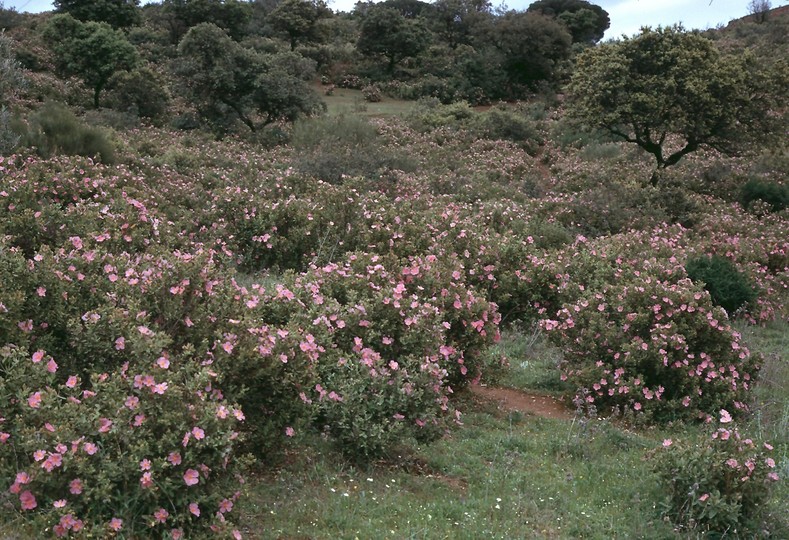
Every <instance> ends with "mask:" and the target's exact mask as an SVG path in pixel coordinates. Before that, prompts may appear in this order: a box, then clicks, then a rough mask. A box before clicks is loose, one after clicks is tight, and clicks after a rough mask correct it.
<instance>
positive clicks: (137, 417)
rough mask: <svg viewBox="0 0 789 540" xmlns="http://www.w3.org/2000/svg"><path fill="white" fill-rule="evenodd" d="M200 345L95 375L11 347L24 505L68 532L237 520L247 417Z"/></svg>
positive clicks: (14, 443)
mask: <svg viewBox="0 0 789 540" xmlns="http://www.w3.org/2000/svg"><path fill="white" fill-rule="evenodd" d="M192 354H193V351H188V350H186V351H184V352H183V353H181V354H177V355H175V354H174V355H171V356H169V357H168V358H167V361H162V360H161V358H160V360H159V361H156V360H155V358H153V357H149V358H148V359H147V361H145V362H143V358H132V359H131V362H130V363H128V364H125V365H124V366H122V367H121V368H120V369H114V370H111V371H107V372H103V373H101V372H96V373H95V374H94V375H93V376H92V377H91V378H90V380H86V379H84V378H83V377H80V376H77V375H74V374H70V373H61V370H60V368H59V367H58V365H57V359H55V358H52V357H51V356H50V355H48V354H47V353H46V351H42V350H36V351H33V352H32V353H31V351H29V350H27V349H25V348H21V347H16V346H14V345H10V344H9V345H5V346H4V347H3V348H2V349H0V411H1V412H2V422H0V439H2V441H0V464H1V465H0V473H2V480H0V485H2V486H4V488H3V490H4V491H7V492H8V493H10V502H11V503H12V504H13V506H14V507H15V508H16V509H17V510H18V511H20V512H21V515H22V516H24V517H26V518H28V519H29V520H31V521H32V522H33V523H34V524H35V526H36V527H37V528H40V530H42V531H43V530H52V531H54V533H55V536H57V537H65V536H69V535H71V534H72V533H79V532H80V531H81V530H84V531H85V532H89V533H90V534H93V535H94V536H100V537H108V536H110V535H113V534H116V533H117V534H121V535H128V536H145V537H149V538H159V537H167V536H168V535H173V536H177V535H178V531H181V533H182V534H196V533H198V532H199V531H208V530H209V529H212V528H213V529H218V528H221V529H225V528H227V527H230V526H231V523H230V521H229V518H230V517H231V515H227V516H226V515H225V514H226V512H225V511H223V510H222V506H221V503H222V501H223V500H225V499H228V500H235V499H236V498H237V497H238V496H239V494H240V491H239V490H240V489H241V487H240V484H239V480H240V478H236V476H235V472H236V471H237V470H240V469H241V466H242V465H243V463H244V461H243V459H240V456H239V455H237V454H236V452H235V446H236V438H237V437H238V431H237V430H238V428H239V425H240V420H239V417H238V413H237V412H236V411H237V409H236V408H235V407H234V406H233V405H232V404H231V403H228V402H227V401H225V400H224V399H222V397H221V393H219V392H218V391H216V389H215V387H214V386H213V385H214V384H215V379H216V374H215V373H212V372H211V370H210V369H209V368H208V367H205V366H200V365H199V363H198V362H195V361H194V359H192V358H190V356H191V355H192ZM143 356H144V355H143ZM223 412H224V414H223Z"/></svg>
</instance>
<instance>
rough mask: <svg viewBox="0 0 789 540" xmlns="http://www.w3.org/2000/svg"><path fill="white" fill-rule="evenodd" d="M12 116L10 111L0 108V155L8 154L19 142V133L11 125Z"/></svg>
mask: <svg viewBox="0 0 789 540" xmlns="http://www.w3.org/2000/svg"><path fill="white" fill-rule="evenodd" d="M12 123H13V117H12V115H11V111H9V110H8V109H7V108H5V107H1V108H0V156H5V155H8V154H10V153H11V152H12V151H13V150H14V148H16V145H17V144H18V143H19V139H20V137H19V135H18V134H17V133H16V132H15V131H14V130H13V128H12V127H11V126H12Z"/></svg>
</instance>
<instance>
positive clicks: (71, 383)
mask: <svg viewBox="0 0 789 540" xmlns="http://www.w3.org/2000/svg"><path fill="white" fill-rule="evenodd" d="M78 382H79V379H78V378H77V376H76V375H71V376H70V377H69V378H68V380H67V381H66V387H67V388H74V387H75V386H77V383H78Z"/></svg>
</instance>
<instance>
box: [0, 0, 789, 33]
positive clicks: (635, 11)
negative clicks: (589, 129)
mask: <svg viewBox="0 0 789 540" xmlns="http://www.w3.org/2000/svg"><path fill="white" fill-rule="evenodd" d="M492 1H493V4H494V5H498V4H499V3H500V1H501V0H492ZM0 2H2V3H3V4H4V5H5V7H6V8H10V7H14V8H16V10H17V11H29V12H31V13H37V12H41V11H49V10H51V9H52V2H51V1H48V0H0ZM531 2H532V0H505V2H504V4H505V5H506V6H507V7H508V8H509V9H517V10H523V9H526V8H527V7H528V6H529V4H530V3H531ZM355 3H356V0H329V6H330V7H331V8H332V9H333V10H334V11H351V10H352V9H353V5H354V4H355ZM592 3H593V4H597V5H598V6H601V7H602V8H603V9H605V10H606V11H607V12H608V15H609V17H610V18H611V27H610V28H609V29H608V31H607V32H606V34H605V39H609V38H618V37H620V36H622V35H623V34H625V35H628V36H631V35H633V34H635V33H637V32H638V30H639V28H641V27H642V26H652V27H655V26H658V25H660V26H669V25H672V24H675V23H679V22H681V23H683V25H684V26H685V28H687V29H700V30H705V29H707V28H714V27H716V26H717V25H718V24H726V23H728V22H729V21H730V20H732V19H739V18H740V17H743V16H745V15H747V14H748V3H749V2H748V0H597V1H594V0H593V1H592ZM787 4H789V0H778V1H776V0H773V1H772V6H773V7H780V6H785V5H787Z"/></svg>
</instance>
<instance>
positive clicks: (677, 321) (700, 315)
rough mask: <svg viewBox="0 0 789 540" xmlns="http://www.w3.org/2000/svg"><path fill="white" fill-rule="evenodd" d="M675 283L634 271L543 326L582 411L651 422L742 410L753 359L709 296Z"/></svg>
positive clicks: (688, 284) (686, 282) (687, 282)
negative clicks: (617, 412) (590, 408)
mask: <svg viewBox="0 0 789 540" xmlns="http://www.w3.org/2000/svg"><path fill="white" fill-rule="evenodd" d="M677 277H679V276H676V277H674V278H673V279H672V278H671V275H670V274H669V275H668V276H667V275H665V274H663V275H661V274H660V273H656V272H654V271H653V272H640V271H635V272H634V275H632V276H630V277H629V279H628V276H623V277H622V280H621V282H615V283H611V284H607V285H605V286H604V287H602V288H601V289H598V290H594V291H590V292H589V293H588V294H586V295H584V296H582V297H581V298H580V299H579V300H578V301H576V302H574V303H571V304H568V305H566V306H565V307H564V308H562V310H561V311H560V312H559V313H558V314H557V315H558V316H557V318H556V320H551V319H545V320H543V321H542V323H541V324H542V325H543V327H544V328H545V329H546V330H548V331H549V335H550V336H551V338H552V339H553V340H554V342H555V343H557V344H558V345H559V346H560V347H561V348H562V350H563V352H564V360H563V362H562V372H563V375H562V378H563V379H566V380H568V381H569V382H570V383H572V384H574V385H575V386H576V387H577V388H578V389H579V397H580V398H582V399H584V400H585V401H586V403H587V404H589V405H594V406H596V407H597V408H598V409H599V408H607V407H618V408H620V409H622V410H624V411H633V412H636V413H646V414H647V415H648V417H649V418H651V419H653V420H656V421H666V420H674V419H682V418H686V419H693V418H699V417H701V418H705V417H707V416H708V415H711V414H714V413H715V412H716V411H718V410H720V409H721V408H726V409H728V410H730V411H733V412H735V411H741V410H744V409H745V404H744V402H745V401H746V392H747V390H748V389H749V388H750V386H751V385H752V384H753V383H754V379H755V375H756V370H757V362H756V359H755V358H754V357H752V356H751V354H750V352H749V351H748V349H747V348H746V347H745V345H744V344H743V343H742V342H741V340H740V336H739V334H738V333H737V332H735V331H734V330H733V329H732V328H731V327H730V326H729V324H728V318H727V316H726V314H725V312H724V311H723V310H721V309H720V308H717V307H714V306H713V305H712V302H711V300H710V297H709V294H708V293H707V292H706V291H704V290H703V289H702V288H701V286H699V285H695V284H693V283H692V282H690V280H688V279H677Z"/></svg>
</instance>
